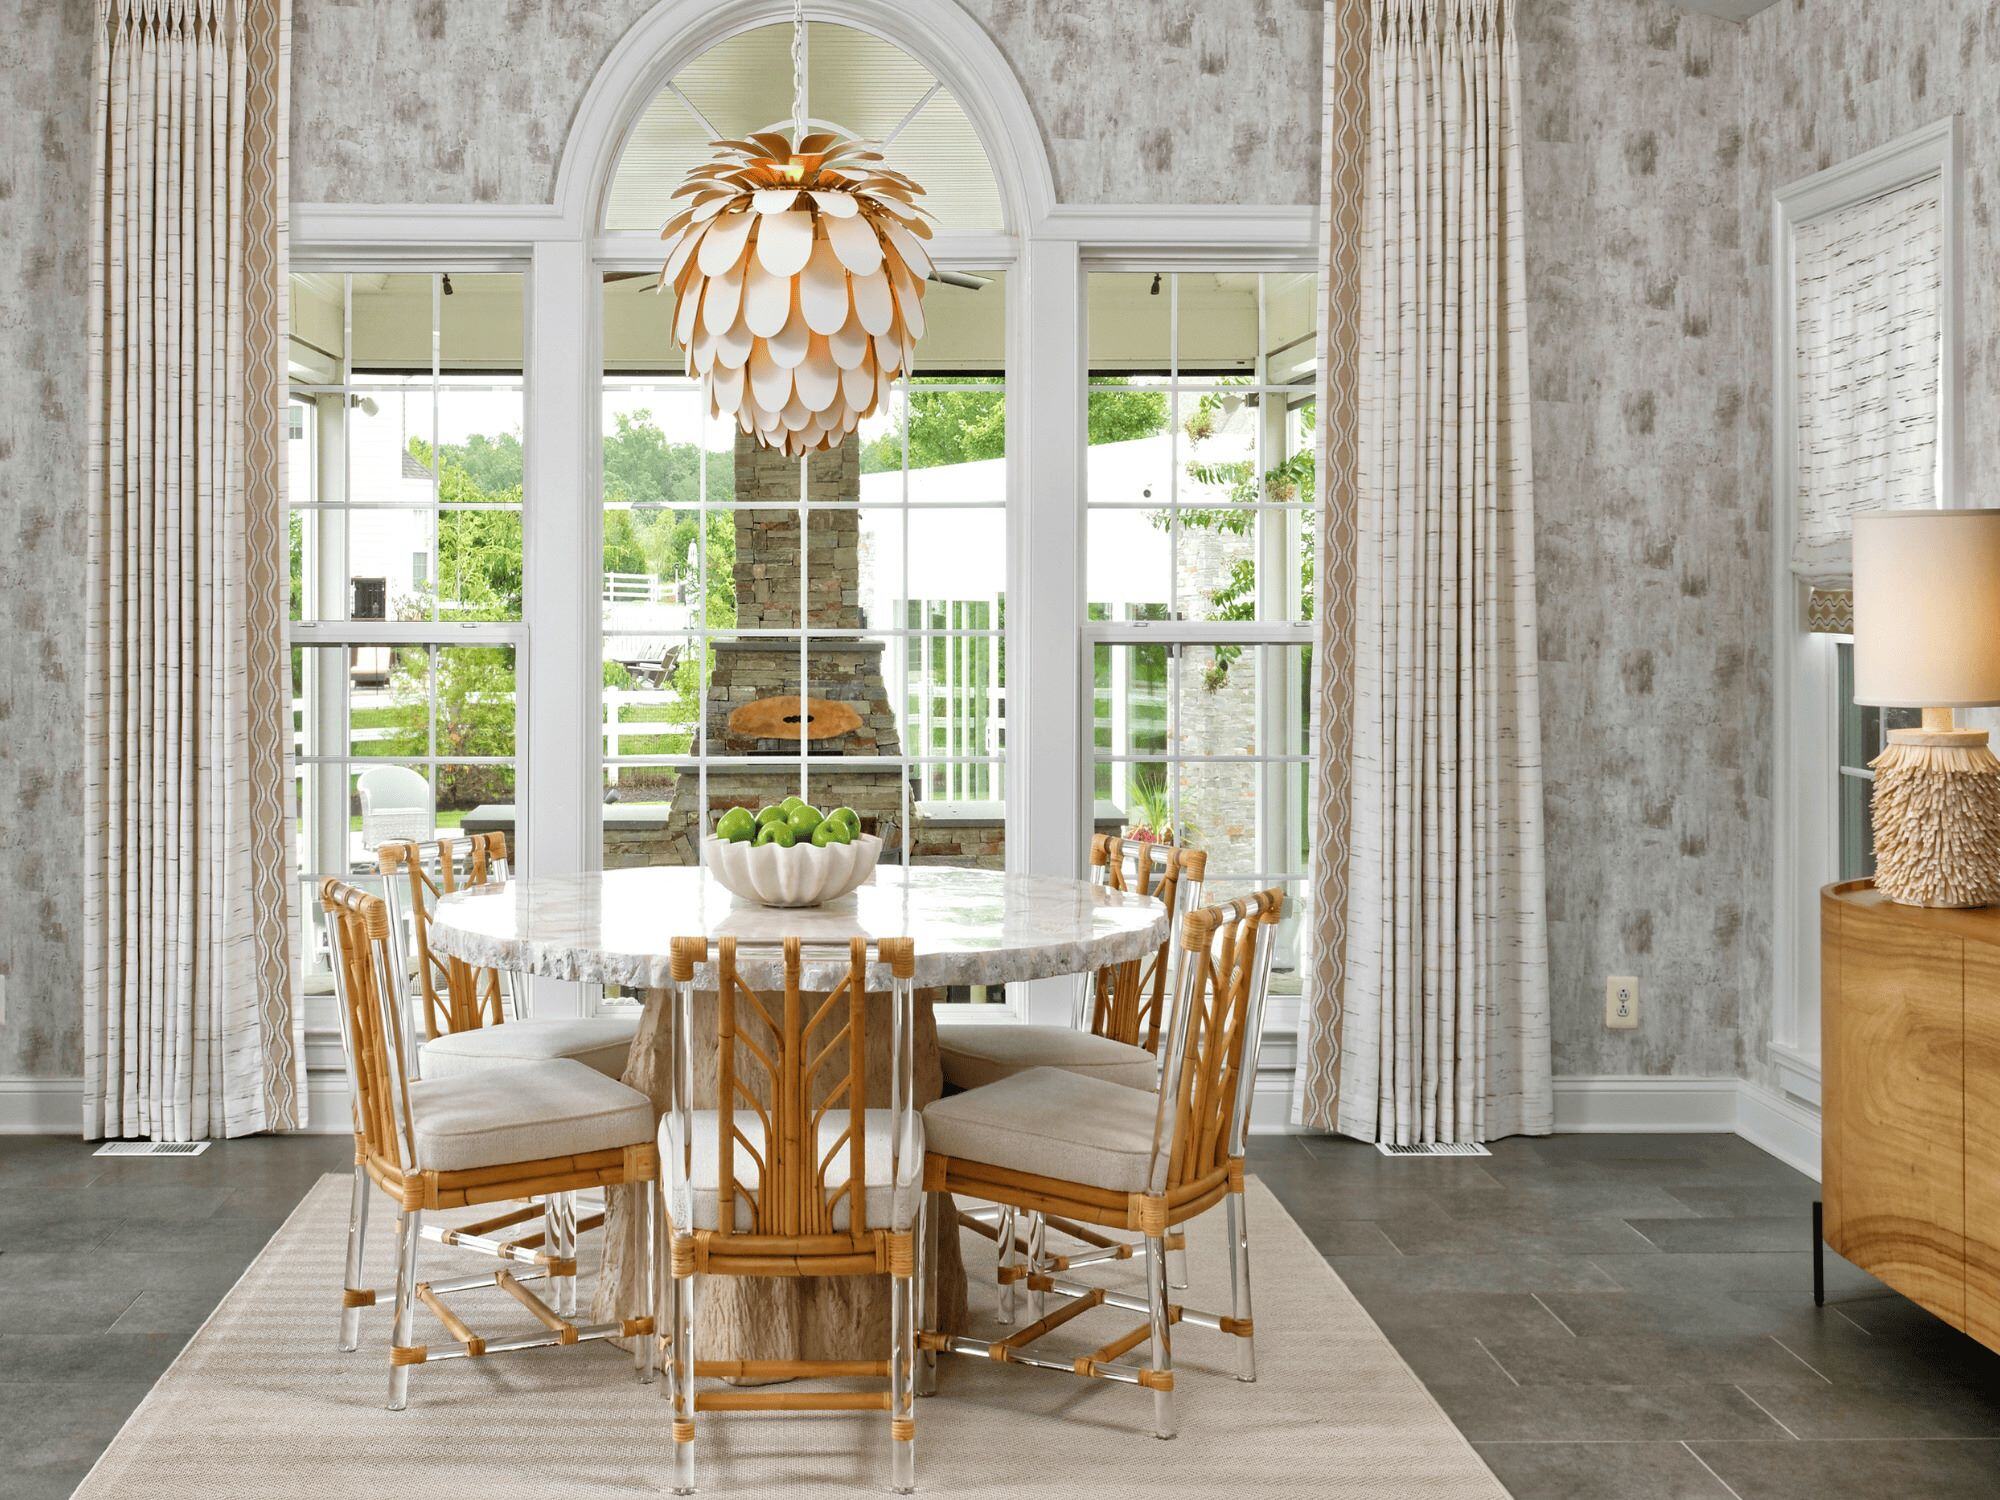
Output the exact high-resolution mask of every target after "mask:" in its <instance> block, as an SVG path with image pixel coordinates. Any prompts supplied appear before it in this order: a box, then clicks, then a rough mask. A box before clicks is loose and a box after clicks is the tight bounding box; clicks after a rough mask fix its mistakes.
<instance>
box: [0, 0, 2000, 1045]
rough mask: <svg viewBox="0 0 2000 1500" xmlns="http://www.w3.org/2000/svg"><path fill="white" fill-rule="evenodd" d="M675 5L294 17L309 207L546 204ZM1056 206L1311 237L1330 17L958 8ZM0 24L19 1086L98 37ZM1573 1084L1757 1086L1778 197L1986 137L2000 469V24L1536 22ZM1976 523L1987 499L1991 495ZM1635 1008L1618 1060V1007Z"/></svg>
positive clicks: (69, 573) (1537, 323) (70, 747)
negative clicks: (1260, 210) (1009, 84)
mask: <svg viewBox="0 0 2000 1500" xmlns="http://www.w3.org/2000/svg"><path fill="white" fill-rule="evenodd" d="M650 3H651V0H572V3H567V4H562V5H558V4H555V3H554V0H449V3H446V0H395V3H390V0H295V15H296V28H297V29H296V33H295V38H294V42H295V47H294V59H295V62H294V68H295V72H294V84H293V91H294V101H295V120H294V130H293V140H294V165H293V170H294V180H293V190H294V195H295V197H296V198H297V199H299V200H301V201H356V202H410V201H416V202H423V201H432V202H459V201H496V202H532V201H538V200H545V199H546V198H547V196H548V193H549V189H550V185H551V180H552V177H553V173H554V166H555V162H556V160H557V158H558V156H559V155H560V152H561V148H562V141H563V137H564V134H565V132H566V130H567V128H568V124H569V120H570V118H571V115H572V114H573V112H574V110H575V107H576V103H577V101H578V99H579V98H580V97H581V96H582V93H583V90H584V88H585V86H586V85H587V83H588V81H589V78H590V76H591V74H592V72H593V71H594V70H595V69H596V68H597V66H598V65H599V63H600V62H601V61H602V59H603V57H604V55H605V53H606V52H608V50H609V49H610V47H611V45H612V43H613V42H614V41H615V40H616V38H617V37H618V36H619V35H620V34H622V32H623V31H624V30H625V29H626V27H628V26H629V25H630V24H631V22H632V21H633V20H634V19H635V18H636V17H637V16H638V15H640V14H641V13H643V11H644V10H645V9H646V8H647V6H648V5H649V4H650ZM964 3H965V4H966V7H967V9H968V10H969V11H971V12H972V13H973V14H974V15H976V16H977V17H978V18H979V20H980V21H981V23H982V24H983V25H984V26H985V27H986V28H987V30H988V32H989V33H990V34H991V35H992V36H993V37H994V39H995V41H996V42H997V43H998V44H999V45H1000V47H1001V49H1002V50H1003V52H1005V53H1006V54H1007V55H1008V57H1009V58H1010V59H1011V60H1012V61H1013V63H1014V66H1015V68H1016V70H1017V72H1018V73H1019V74H1020V75H1021V77H1022V78H1023V80H1024V82H1025V83H1026V85H1027V88H1028V91H1029V95H1030V98H1031V100H1032V102H1033V104H1034V106H1035V109H1036V113H1037V117H1038V119H1039V120H1040V122H1041V124H1042V128H1043V131H1044V133H1045V135H1046V137H1047V140H1048V144H1049V147H1050V151H1051V155H1052V157H1053V159H1054V162H1055V166H1056V174H1057V179H1058V187H1059V191H1060V192H1061V194H1062V196H1063V197H1064V198H1066V199H1068V200H1071V201H1080V202H1091V201H1099V202H1108V201H1120V200H1146V199H1152V200H1158V201H1186V202H1204V201H1230V200H1234V201H1239V202H1276V203H1283V202H1293V203H1309V202H1311V201H1312V199H1313V195H1314V191H1315V183H1314V178H1315V173H1316V163H1317V153H1318V140H1317V135H1318V121H1319V95H1318V89H1319V84H1318V66H1319V3H1318V0H1240V3H1236V4H1232V5H1228V6H1215V5H1196V4H1191V3H1182V0H1148V3H1144V4H1135V3H1116V0H964ZM92 9H93V7H92V6H91V5H89V4H88V3H85V0H16V3H15V5H14V6H13V7H11V10H12V13H13V19H12V23H11V24H9V25H8V26H6V27H4V28H0V110H4V113H0V120H4V121H5V122H6V125H5V128H4V130H0V229H4V233H0V276H4V277H5V280H4V282H0V285H4V286H5V288H6V291H7V293H8V295H7V296H6V297H4V298H0V971H4V972H5V973H6V974H7V975H8V981H9V996H8V998H9V1006H8V1019H7V1024H6V1025H5V1026H4V1027H0V1076H4V1075H6V1074H9V1073H26V1074H35V1075H43V1076H54V1075H64V1074H74V1073H75V1072H77V1071H78V1066H79V1065H78V1060H77V1046H76V1026H77V1019H76V1018H77V996H78V994H79V993H80V976H79V974H78V958H77V951H78V943H77V931H76V922H77V920H78V914H79V912H80V909H81V896H80V892H79V891H78V889H77V884H76V878H75V868H76V863H77V860H78V858H79V856H80V854H81V849H82V830H81V828H80V827H79V825H78V816H79V807H80V799H79V797H78V789H77V786H76V784H75V778H74V777H73V776H69V775H65V774H63V770H62V768H64V767H73V766H75V765H76V764H77V763H78V745H79V740H80V719H81V714H82V708H81V696H80V693H79V692H78V690H77V685H76V681H75V669H76V665H77V663H78V661H79V658H80V656H81V652H82V625H81V614H80V610H81V606H82V601H83V577H82V570H81V554H82V547H81V542H82V530H81V521H80V506H81V501H82V495H83V462H82V441H83V413H82V397H83V386H84V351H83V343H82V332H83V322H84V310H85V285H84V253H83V245H84V239H85V236H86V235H87V232H88V224H89V215H88V188H89V138H90V114H89V111H90V84H89V79H90V50H89V49H90V38H89V31H88V22H89V18H90V13H91V11H92ZM1520 19H1521V27H1522V40H1523V46H1522V64H1523V84H1524V93H1525V96H1526V97H1525V112H1526V116H1527V129H1526V132H1525V140H1526V152H1527V162H1526V166H1527V173H1528V196H1529V215H1530V226H1531V231H1530V232H1531V236H1532V238H1531V241H1530V246H1529V278H1530V281H1529V303H1530V310H1531V332H1532V337H1533V359H1534V366H1535V368H1534V380H1535V410H1534V423H1535V433H1534V438H1535V444H1536V479H1537V485H1538V495H1537V500H1538V505H1539V510H1540V515H1539V528H1538V544H1539V550H1540V562H1541V585H1542V605H1541V631H1542V649H1543V653H1544V656H1545V657H1546V662H1545V665H1544V672H1545V678H1544V684H1545V685H1544V693H1545V698H1544V705H1545V706H1544V716H1545V722H1544V726H1543V735H1544V754H1545V759H1546V763H1547V776H1548V826H1549V850H1548V863H1549V872H1550V874H1549V880H1550V912H1551V928H1550V940H1551V960H1552V969H1553V984H1554V991H1555V1003H1556V1016H1555V1037H1556V1070H1557V1072H1558V1073H1568V1074H1575V1073H1683V1074H1728V1073H1735V1072H1739V1071H1745V1072H1748V1073H1750V1074H1751V1075H1752V1076H1764V1065H1763V1061H1762V1045H1763V1041H1764V1039H1765V1038H1766V1037H1767V1036H1768V1031H1769V1024H1770V1004H1769V990H1770V943H1771V937H1770V913H1769V893H1768V890H1767V874H1766V872H1767V871H1768V869H1769V858H1770V851H1769V833H1768V819H1769V797H1770V778H1771V775H1772V768H1771V765H1770V761H1769V754H1768V748H1767V743H1766V735H1767V731H1768V726H1767V714H1766V709H1765V704H1766V703H1767V702H1768V698H1769V670H1770V665H1769V660H1768V657H1769V649H1768V640H1769V619H1768V613H1767V604H1766V600H1765V562H1766V558H1767V557H1768V555H1769V554H1768V549H1769V545H1770V539H1769V536H1768V515H1769V510H1770V480H1769V441H1770V435H1769V430H1768V427H1769V422H1768V413H1769V391H1768V376H1767V366H1768V352H1767V335H1766V332H1765V330H1766V328H1767V326H1768V308H1767V282H1768V276H1769V268H1768V264H1767V261H1768V244H1767V241H1768V229H1767V222H1766V221H1767V215H1768V203H1769V194H1770V192H1771V191H1772V190H1773V189H1774V188H1776V187H1778V186H1780V185H1782V184H1783V183H1785V182H1788V181H1791V180H1794V179H1795V178H1797V177H1799V176H1802V175H1804V174H1806V173H1809V172H1812V171H1814V170H1817V169H1818V168H1820V167H1821V166H1824V165H1827V164H1829V163H1831V162H1833V161H1837V160H1841V159H1844V158H1846V157H1848V156H1852V155H1854V154H1856V153H1858V152H1860V151H1863V150H1866V149H1868V148H1870V147H1872V146H1875V145H1878V144H1880V143H1882V142H1883V141H1886V140H1889V139H1892V138H1894V137H1895V136H1897V135H1899V134H1902V133H1903V132H1905V131H1907V130H1909V129H1912V128H1914V127H1915V126H1917V125H1921V124H1925V123H1928V122H1929V121H1932V120H1935V119H1937V118H1938V117H1940V116H1942V115H1945V114H1948V113H1950V112H1952V111H1954V110H1957V111H1960V112H1962V113H1963V114H1964V115H1965V116H1966V148H1967V149H1966V169H1967V170H1966V194H1967V197H1966V225H1967V244H1966V250H1967V258H1966V266H1967V271H1966V276H1965V283H1966V294H1967V295H1966V330H1967V345H1966V358H1965V366H1964V367H1965V370H1966V374H1967V379H1968V382H1969V387H1968V399H1967V417H1968V421H1967V453H1966V459H1967V465H1966V467H1967V473H1968V474H1969V475H1971V476H1973V477H1974V479H1975V480H1976V481H1978V480H1984V479H1986V478H1987V477H1988V476H1990V475H1992V474H1993V473H1994V472H1995V471H1996V464H2000V423H1996V421H1995V417H1994V414H1995V413H1996V412H2000V283H1997V282H1996V281H1995V279H1994V278H1993V276H1992V275H1991V274H1990V267H1991V266H1992V265H1994V264H1995V261H1996V251H2000V245H1996V243H1995V239H1996V235H2000V227H1996V220H1995V214H1996V204H1995V202H1994V191H1995V174H1996V171H2000V90H1996V89H1995V88H1994V87H1993V86H1992V81H1993V80H1994V78H1995V77H2000V9H1996V7H1995V6H1994V5H1993V4H1992V3H1991V0H1896V3H1895V4H1894V5H1883V4H1879V3H1871V0H1780V3H1779V4H1777V5H1775V6H1773V7H1772V8H1771V9H1769V10H1767V11H1765V12H1763V13H1762V14H1761V15H1759V16H1757V17H1756V18H1755V19H1754V20H1752V21H1751V22H1750V23H1749V24H1748V26H1747V27H1746V26H1743V25H1738V24H1734V23H1729V22H1724V21H1718V20H1715V19H1713V18H1711V17H1706V16H1699V15H1694V14H1690V13H1688V12H1686V11H1684V10H1681V9H1678V8H1676V7H1675V6H1672V5H1669V4H1667V3H1665V0H1520ZM1988 498H1989V499H1993V498H1994V497H1991V496H1989V497H1988ZM1613 972H1616V973H1636V974H1639V975H1641V976H1642V978H1643V979H1644V981H1645V986H1646V987H1645V991H1644V1000H1643V1005H1642V1009H1643V1011H1644V1013H1645V1016H1646V1023H1645V1025H1644V1027H1643V1028H1642V1029H1641V1030H1640V1031H1638V1032H1637V1033H1632V1034H1625V1033H1611V1032H1607V1031H1605V1030H1604V1029H1603V1026H1602V988H1603V979H1604V976H1605V975H1606V974H1609V973H1613Z"/></svg>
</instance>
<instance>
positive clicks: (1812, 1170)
mask: <svg viewBox="0 0 2000 1500" xmlns="http://www.w3.org/2000/svg"><path fill="white" fill-rule="evenodd" d="M1736 1133H1737V1134H1738V1135H1740V1136H1742V1137H1743V1139H1744V1140H1746V1141H1748V1142H1749V1143H1750V1144H1751V1145H1753V1146H1755V1147H1757V1149H1758V1150H1760V1151H1767V1152H1769V1153H1770V1154H1771V1155H1773V1156H1775V1157H1777V1158H1778V1160H1779V1161H1781V1162H1783V1163H1784V1164H1785V1165H1786V1166H1788V1167H1792V1168H1794V1169H1796V1170H1797V1171H1800V1172H1803V1173H1805V1174H1806V1176H1808V1177H1810V1178H1811V1179H1812V1180H1813V1181H1814V1182H1818V1181H1819V1180H1820V1179H1819V1146H1820V1133H1819V1111H1818V1110H1816V1109H1814V1108H1812V1107H1811V1106H1810V1105H1808V1104H1805V1103H1803V1102H1801V1101H1800V1100H1798V1099H1795V1098H1792V1097H1791V1096H1789V1095H1786V1094H1780V1093H1776V1092H1774V1091H1773V1090H1771V1089H1767V1088H1763V1087H1761V1086H1760V1085H1758V1084H1754V1083H1752V1082H1750V1081H1749V1080H1748V1079H1747V1078H1746V1079H1744V1080H1743V1081H1742V1083H1741V1084H1740V1085H1739V1092H1738V1094H1737V1107H1736Z"/></svg>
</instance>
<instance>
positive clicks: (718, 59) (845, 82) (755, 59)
mask: <svg viewBox="0 0 2000 1500" xmlns="http://www.w3.org/2000/svg"><path fill="white" fill-rule="evenodd" d="M791 39H792V38H791V27H790V26H788V25H775V26H759V27H756V28H755V29H753V30H750V31H742V32H738V33H737V34H736V35H734V36H732V37H728V38H726V39H725V40H723V41H721V42H718V43H716V45H714V46H713V47H711V48H709V49H708V50H707V51H706V52H704V53H702V54H701V55H700V56H699V57H696V58H695V59H694V60H693V61H691V62H690V63H688V64H687V65H686V66H685V67H683V68H681V69H680V70H679V71H678V72H676V73H675V74H674V76H673V77H672V78H671V79H670V80H668V82H667V84H666V86H665V87H663V88H662V89H661V90H660V91H659V93H657V94H656V95H654V97H653V100H652V102H651V103H650V104H648V105H647V106H646V109H645V111H644V113H643V114H641V115H640V117H639V120H638V123H637V124H636V125H634V127H633V129H632V133H631V136H630V138H629V139H628V140H627V141H626V143H625V147H624V150H623V152H622V153H621V154H620V156H619V159H618V166H617V170H616V171H615V172H614V173H613V175H612V179H611V186H610V191H609V192H608V194H607V195H606V198H605V209H604V228H606V229H608V230H613V231H616V230H634V229H657V228H659V226H660V224H661V223H662V222H663V221H664V219H665V217H666V214H667V204H668V201H669V198H670V196H671V194H672V193H673V190H674V188H675V187H677V186H678V185H679V184H680V182H681V180H682V178H684V177H685V176H686V175H687V173H688V170H689V169H690V168H692V167H694V166H695V165H697V164H698V163H700V162H702V161H705V160H706V159H707V158H708V156H709V155H710V150H709V143H710V142H711V141H714V140H718V139H723V138H728V137H735V138H739V139H740V138H741V137H743V136H745V135H747V134H749V133H750V132H751V131H754V130H765V129H771V128H778V129H785V128H787V127H788V126H789V123H790V120H791V114H792V67H791ZM806 108H807V113H808V114H809V115H810V117H811V120H812V123H813V125H814V126H815V127H823V128H825V129H829V130H838V131H840V132H841V133H842V134H844V135H850V136H857V137H862V138H865V139H868V140H874V141H880V142H882V143H883V147H884V152H885V155H886V156H887V157H888V160H889V163H890V165H892V166H894V167H896V168H897V169H898V170H899V171H903V172H907V173H908V174H909V175H910V176H911V177H913V178H915V179H916V180H917V181H918V182H920V183H922V184H923V185H924V187H925V189H926V197H925V200H924V206H925V207H926V208H928V209H929V210H930V211H931V213H932V214H934V215H935V216H936V217H937V221H938V224H939V225H940V227H942V228H946V229H999V228H1001V227H1002V224H1003V215H1002V211H1001V203H1000V189H999V184H998V182H997V181H996V180H995V178H994V174H993V167H992V164H991V163H990V162H989V161H988V160H987V157H986V150H985V148H984V147H983V146H982V145H981V144H980V141H979V135H978V132H977V131H975V130H974V129H973V126H972V122H971V121H970V120H969V119H968V118H966V114H965V111H964V109H963V108H962V107H961V106H960V105H959V102H958V100H957V99H956V98H954V97H953V95H952V92H951V90H950V89H949V88H947V87H946V86H945V85H944V84H943V83H941V82H940V81H939V80H938V79H937V78H936V76H935V75H933V74H932V73H931V71H930V70H929V69H928V68H926V67H925V66H924V65H923V64H922V63H921V62H919V61H918V60H917V59H916V58H914V57H912V56H910V54H909V53H907V52H905V51H904V50H903V49H902V48H900V47H898V46H896V45H895V43H893V42H890V41H887V40H885V39H884V38H882V37H879V36H876V35H875V34H874V33H872V32H868V31H862V30H860V29H858V28H856V27H852V26H840V25H835V24H832V23H829V22H813V23H810V24H808V26H807V27H806Z"/></svg>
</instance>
